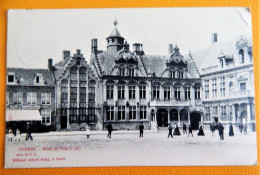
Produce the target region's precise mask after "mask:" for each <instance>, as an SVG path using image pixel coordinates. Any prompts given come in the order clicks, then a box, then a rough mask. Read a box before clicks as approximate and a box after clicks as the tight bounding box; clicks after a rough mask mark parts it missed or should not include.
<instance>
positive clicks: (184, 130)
mask: <svg viewBox="0 0 260 175" xmlns="http://www.w3.org/2000/svg"><path fill="white" fill-rule="evenodd" d="M182 129H183V134H187V126H186V124H185V123H183V128H182Z"/></svg>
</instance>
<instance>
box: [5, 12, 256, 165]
mask: <svg viewBox="0 0 260 175" xmlns="http://www.w3.org/2000/svg"><path fill="white" fill-rule="evenodd" d="M252 47H253V43H252V26H251V14H250V9H249V8H241V7H239V8H237V7H232V8H231V7H230V8H136V9H135V8H128V9H126V8H125V9H120V8H118V9H73V10H72V9H64V10H9V11H8V41H7V75H6V87H7V88H6V89H7V90H6V128H5V133H6V135H5V168H39V167H92V166H208V165H210V166H219V165H256V164H257V149H256V148H257V146H256V132H255V125H256V116H255V99H254V72H253V62H254V59H253V53H252V50H253V49H252Z"/></svg>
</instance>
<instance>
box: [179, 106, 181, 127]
mask: <svg viewBox="0 0 260 175" xmlns="http://www.w3.org/2000/svg"><path fill="white" fill-rule="evenodd" d="M178 125H179V126H180V125H181V116H180V109H178Z"/></svg>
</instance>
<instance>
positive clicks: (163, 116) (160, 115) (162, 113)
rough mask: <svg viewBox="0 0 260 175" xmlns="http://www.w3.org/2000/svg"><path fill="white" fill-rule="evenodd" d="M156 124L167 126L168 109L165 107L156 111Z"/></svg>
mask: <svg viewBox="0 0 260 175" xmlns="http://www.w3.org/2000/svg"><path fill="white" fill-rule="evenodd" d="M157 124H158V127H167V126H168V111H167V110H165V109H159V110H158V111H157Z"/></svg>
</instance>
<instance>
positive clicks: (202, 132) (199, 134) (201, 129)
mask: <svg viewBox="0 0 260 175" xmlns="http://www.w3.org/2000/svg"><path fill="white" fill-rule="evenodd" d="M198 136H205V134H204V131H203V128H202V125H200V127H199V132H198Z"/></svg>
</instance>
